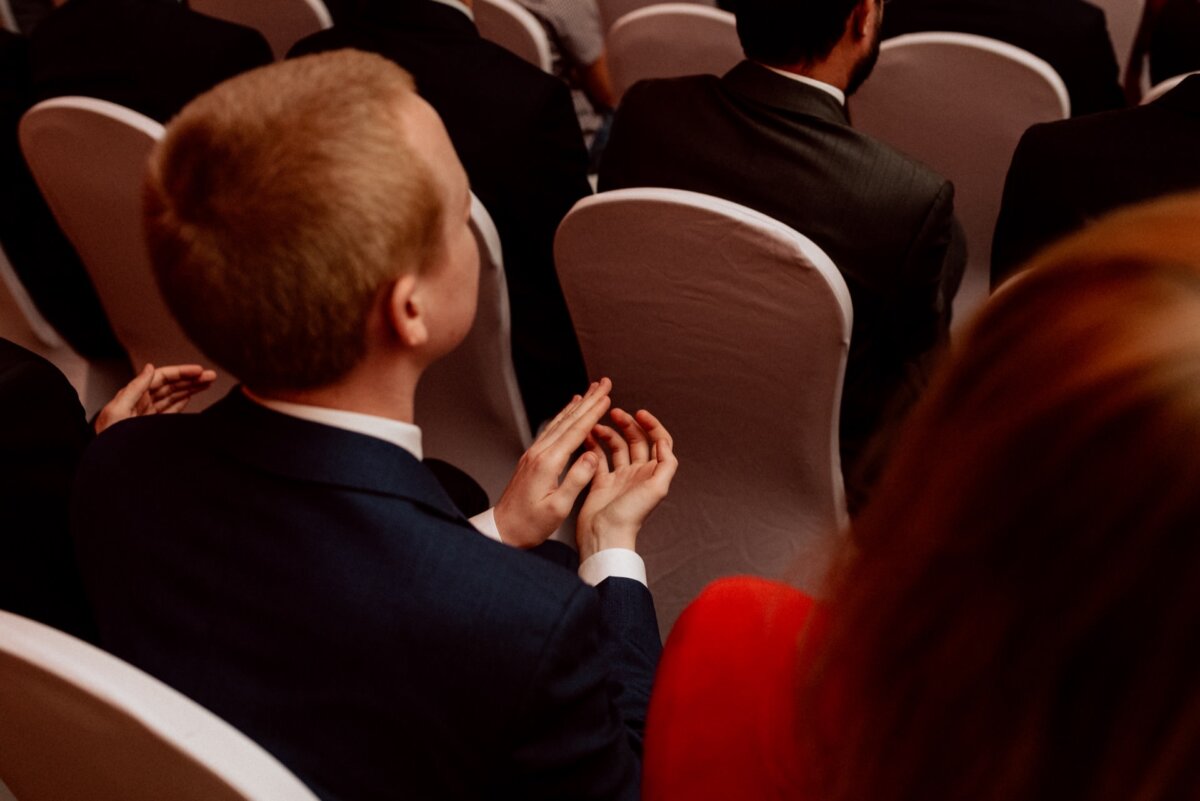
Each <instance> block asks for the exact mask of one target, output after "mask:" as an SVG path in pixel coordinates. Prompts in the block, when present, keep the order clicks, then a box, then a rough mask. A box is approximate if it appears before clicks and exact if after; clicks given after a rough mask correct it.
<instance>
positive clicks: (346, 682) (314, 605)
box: [71, 50, 676, 799]
mask: <svg viewBox="0 0 1200 801" xmlns="http://www.w3.org/2000/svg"><path fill="white" fill-rule="evenodd" d="M145 197H146V207H145V208H146V228H147V239H148V242H149V250H150V253H151V261H152V263H153V265H154V269H155V273H156V276H157V278H158V283H159V286H160V288H161V290H162V292H163V296H164V298H165V300H166V302H167V304H168V306H169V307H170V308H171V310H172V312H173V313H174V314H175V316H176V317H177V318H178V320H179V322H180V324H181V325H182V326H183V328H184V330H185V331H186V332H187V334H188V335H189V337H190V338H191V339H192V341H193V342H195V343H196V344H197V345H198V346H199V347H200V348H201V350H202V351H204V352H205V353H206V354H207V355H209V356H210V357H211V358H212V359H213V360H214V361H215V362H216V363H218V364H222V365H225V366H226V367H227V368H228V369H229V370H230V371H231V372H233V373H234V374H236V375H238V376H240V377H241V378H242V379H243V380H244V381H245V382H246V384H245V386H244V387H237V388H235V389H234V390H233V391H231V393H230V394H229V395H228V396H227V397H226V398H225V399H224V400H222V401H221V402H219V403H217V404H216V405H214V406H211V407H209V408H208V409H206V410H205V411H204V412H202V413H200V414H197V415H182V416H175V417H173V418H165V417H160V418H154V419H148V420H134V421H132V422H129V423H125V424H123V425H121V426H118V427H116V428H114V429H113V431H111V432H110V433H109V435H107V436H106V437H104V438H102V439H101V440H99V441H97V442H96V443H95V444H94V445H93V446H92V447H91V448H90V449H89V450H88V452H87V454H86V455H85V457H84V460H83V463H82V465H81V468H80V472H79V476H78V479H77V482H76V492H75V498H74V503H73V507H72V517H71V519H72V531H73V534H74V536H75V541H76V546H77V551H78V554H79V560H80V570H81V572H82V573H83V578H84V582H85V585H86V587H87V590H88V596H89V599H90V600H91V602H92V604H93V607H94V609H95V612H96V616H97V622H98V624H99V628H100V637H101V643H102V644H103V645H104V647H105V648H107V649H109V650H110V651H112V652H113V653H115V654H116V655H118V656H120V657H121V658H123V659H125V660H127V661H129V662H131V663H133V664H135V665H137V666H139V667H141V668H143V669H144V670H146V671H148V672H149V673H151V674H153V675H154V676H156V677H158V678H159V679H162V680H163V681H165V682H167V683H168V684H170V685H172V686H174V687H175V688H176V689H178V690H180V691H182V692H183V693H185V694H186V695H188V696H190V697H192V698H193V699H195V700H196V701H198V702H200V703H201V704H203V705H204V706H206V707H207V708H209V709H211V710H212V711H213V712H215V713H216V714H218V715H220V716H221V717H223V718H225V719H226V720H228V721H229V722H230V723H232V724H233V725H234V726H236V727H237V728H239V729H241V730H242V731H243V732H245V733H246V734H247V735H249V736H250V737H252V738H253V739H255V740H256V741H258V742H259V743H261V744H262V745H263V746H264V747H265V748H267V749H268V750H269V751H271V752H272V753H273V754H275V756H277V757H278V758H279V759H280V760H281V761H282V762H283V763H284V764H285V765H287V766H288V767H289V768H291V769H292V770H293V771H295V772H296V773H297V774H298V775H299V776H300V778H301V779H302V780H304V781H305V782H307V783H308V785H309V786H310V787H312V788H313V790H314V791H315V792H316V793H317V794H318V795H320V796H321V797H322V798H326V799H352V798H353V799H365V798H394V797H396V796H403V797H405V798H439V799H452V798H494V797H503V798H576V799H591V798H630V799H632V798H636V797H637V792H638V782H639V753H640V742H641V730H642V726H643V720H644V714H645V706H646V703H647V700H648V696H649V690H650V682H651V678H652V676H653V672H654V668H655V665H656V662H657V656H658V651H659V649H660V647H661V645H660V643H659V640H658V632H657V623H656V620H655V615H654V608H653V605H652V601H651V597H650V593H649V591H648V590H647V589H646V586H645V584H644V582H645V568H644V565H643V564H642V561H641V558H640V557H639V556H638V555H637V554H636V552H635V551H634V546H635V543H636V538H637V533H638V530H639V529H640V527H641V524H642V521H643V520H644V519H645V518H646V516H647V515H648V514H649V513H650V511H651V510H652V509H653V508H654V507H655V506H656V505H657V503H658V502H659V501H660V500H661V499H662V498H663V497H664V496H665V494H666V492H667V488H668V485H669V483H670V480H671V477H672V475H673V473H674V470H675V466H676V463H675V459H674V457H673V455H672V448H671V439H670V436H669V435H668V433H667V432H666V430H665V429H664V428H663V426H662V425H661V424H660V423H659V422H658V421H657V420H656V419H655V418H654V417H653V416H652V415H650V414H649V413H647V412H644V411H642V412H638V413H637V414H636V415H630V414H627V413H625V412H622V411H621V410H618V409H613V410H612V411H611V418H612V420H613V422H614V424H615V428H613V427H609V426H606V425H601V424H600V420H601V418H602V417H603V415H604V413H605V412H606V411H607V410H608V407H609V399H608V394H609V391H610V390H611V383H610V382H609V381H608V380H607V379H602V380H600V381H598V382H594V383H593V384H592V385H591V386H590V387H589V388H588V389H587V390H586V392H585V394H584V395H582V396H579V395H576V396H575V397H574V399H573V400H572V402H571V403H570V404H568V406H567V407H566V408H565V409H563V410H562V412H560V414H558V415H557V416H556V417H555V418H554V419H553V420H552V421H551V422H550V423H549V424H548V425H547V426H546V427H545V429H544V430H543V432H542V434H541V435H540V436H539V438H538V439H537V440H536V441H535V442H534V444H533V446H532V447H531V448H530V450H529V451H528V453H527V454H526V455H525V457H524V458H523V459H522V461H521V463H520V465H519V466H518V468H517V471H516V474H515V475H514V477H513V480H512V482H511V484H510V485H509V487H508V488H507V490H506V491H505V493H504V495H503V497H502V498H501V499H500V501H499V503H498V504H497V505H496V507H495V509H494V510H489V511H487V512H485V513H484V514H483V515H481V517H480V519H479V521H478V523H479V525H480V526H481V527H482V528H484V529H486V530H487V531H488V534H486V535H485V534H484V533H481V531H480V530H476V528H473V527H472V525H471V524H470V523H469V522H468V521H467V519H466V518H465V517H464V516H463V515H462V513H461V512H460V511H459V510H458V509H457V508H456V507H455V506H454V504H453V503H451V501H450V500H449V498H447V497H446V495H445V493H444V492H443V491H442V489H441V488H440V487H439V486H438V484H437V482H436V481H435V480H434V477H433V476H432V475H431V474H430V473H429V472H428V470H427V469H426V468H425V467H424V466H422V464H421V462H420V458H421V432H420V430H419V429H418V428H416V427H415V426H414V425H412V422H411V421H412V414H413V398H414V394H415V391H416V387H417V382H418V381H419V379H420V377H421V374H422V372H423V371H424V370H425V368H426V367H428V366H429V365H430V364H432V363H433V362H435V361H436V360H437V359H438V358H440V357H441V356H442V355H444V354H446V353H447V352H449V351H450V350H451V349H453V348H454V347H455V346H456V345H457V344H458V343H459V342H460V341H461V340H462V338H463V337H464V336H465V335H466V333H467V331H468V330H469V329H470V327H471V323H472V318H473V315H474V311H475V301H476V295H477V282H478V277H479V272H478V271H479V261H478V254H477V251H476V247H475V239H474V237H473V236H472V234H471V232H470V228H469V227H468V218H469V208H470V203H469V199H470V195H469V192H468V187H467V178H466V174H465V173H464V171H463V169H462V166H461V165H460V164H459V162H458V159H457V158H456V157H455V153H454V149H453V147H452V146H451V144H450V140H449V138H448V137H447V135H446V131H445V129H444V128H443V127H442V124H441V121H440V120H439V119H438V117H437V115H436V114H435V113H434V111H433V109H432V108H431V107H430V106H429V105H428V104H427V103H425V101H424V100H422V99H421V98H420V97H419V96H418V95H417V94H416V93H415V92H414V90H413V83H412V80H411V78H410V77H409V76H408V74H407V73H405V72H404V71H403V70H401V69H400V68H399V67H397V66H396V65H395V64H393V63H392V62H390V61H388V60H387V59H384V58H381V57H379V56H376V55H369V54H366V53H362V52H359V51H354V50H343V51H339V52H334V53H325V54H320V55H316V56H310V57H304V58H298V59H293V60H289V61H286V62H283V63H281V64H276V65H272V66H269V67H265V68H263V69H261V70H256V71H253V72H250V73H247V74H245V75H242V76H239V77H237V78H235V79H232V80H230V81H228V82H226V83H224V84H222V85H220V86H218V87H217V88H216V89H214V90H213V91H211V92H209V93H207V94H205V95H202V96H201V97H200V98H198V99H197V100H195V101H194V102H193V103H191V104H189V106H188V107H187V108H185V109H184V111H183V112H181V113H180V115H179V116H178V117H176V118H175V119H174V120H173V121H172V123H171V124H170V125H169V126H168V129H167V135H166V138H165V140H164V141H163V142H161V143H160V144H159V146H158V147H157V148H156V150H155V151H154V153H153V154H152V156H151V161H150V166H149V172H148V177H147V183H146V194H145ZM585 441H586V442H587V444H588V447H587V449H586V451H585V452H584V453H583V454H582V455H581V456H579V457H578V458H577V459H576V460H575V461H574V462H573V463H572V462H571V455H572V453H574V452H575V451H576V450H577V449H578V448H579V447H580V446H581V445H583V444H584V443H585ZM606 451H610V452H611V466H610V462H609V459H610V456H609V454H608V453H606ZM589 483H590V485H591V490H590V493H589V495H588V497H587V500H586V501H585V502H584V503H583V505H582V507H581V509H580V512H579V518H578V526H577V530H578V542H579V560H580V562H579V569H578V575H575V574H574V573H573V572H572V571H568V570H564V569H563V568H562V567H561V566H560V565H556V564H554V563H553V562H551V561H550V560H546V559H541V558H539V557H538V555H532V554H529V553H525V552H524V551H523V550H522V549H525V548H530V547H533V546H537V545H539V544H541V543H543V542H544V541H545V539H546V538H547V537H548V536H549V535H550V534H551V533H552V532H553V531H554V530H555V529H556V528H558V526H559V525H560V524H561V523H562V522H563V520H564V518H565V517H566V515H567V514H568V512H569V511H570V509H571V507H572V504H573V503H574V502H575V500H576V498H577V496H578V495H579V493H580V492H581V490H582V489H583V488H584V487H585V486H587V485H588V484H589ZM164 532H169V536H164ZM497 540H499V541H497ZM546 545H558V546H559V547H560V548H562V549H564V550H568V551H569V549H568V548H567V547H566V546H565V545H562V544H561V543H547V544H546ZM581 579H582V580H581ZM585 582H586V583H585ZM589 584H592V585H595V586H594V588H593V587H592V586H588V585H589Z"/></svg>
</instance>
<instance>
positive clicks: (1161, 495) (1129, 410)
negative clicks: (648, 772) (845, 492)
mask: <svg viewBox="0 0 1200 801" xmlns="http://www.w3.org/2000/svg"><path fill="white" fill-rule="evenodd" d="M945 368H946V369H944V370H942V371H941V372H940V373H939V375H938V377H937V378H936V379H935V381H934V384H933V386H931V387H930V390H929V392H928V394H927V396H926V397H925V399H924V400H923V402H922V403H921V404H919V406H918V407H917V409H916V410H915V411H914V414H913V416H912V418H911V419H910V421H909V424H908V425H907V426H906V428H905V431H904V432H903V434H902V435H901V438H900V440H899V441H898V443H897V448H896V451H895V456H894V458H893V461H892V463H891V464H890V465H889V466H888V468H887V470H886V471H885V473H884V476H883V479H882V481H881V483H880V486H879V489H878V491H877V493H876V496H875V498H874V499H873V501H872V503H871V505H870V506H869V507H868V508H867V510H866V511H865V513H864V514H863V515H862V516H861V518H860V519H859V520H857V521H856V523H855V530H854V540H855V543H856V550H855V552H854V553H852V554H847V556H846V558H845V559H844V560H843V563H842V566H841V567H840V569H839V570H838V571H836V573H835V576H834V579H833V581H832V586H831V588H830V620H829V625H830V628H829V631H828V632H827V633H828V637H826V638H823V643H822V647H821V651H820V653H819V654H818V656H817V657H816V660H815V669H814V670H812V671H811V672H810V673H809V674H808V675H807V676H806V680H805V681H804V686H803V688H802V693H801V699H802V700H801V711H802V715H801V724H800V725H801V727H802V732H803V734H802V736H803V738H804V741H805V742H807V743H808V744H809V745H811V747H812V751H811V753H808V754H806V755H805V759H806V761H807V762H808V763H809V765H806V767H811V775H812V776H813V780H814V787H813V788H812V792H813V795H812V797H813V798H819V799H821V801H967V800H968V799H970V801H988V800H989V799H995V800H996V801H1000V799H1003V800H1004V801H1014V800H1018V799H1019V801H1041V799H1045V800H1046V801H1050V799H1055V801H1061V799H1064V798H1070V799H1072V801H1081V800H1083V799H1086V800H1087V801H1109V800H1111V801H1118V800H1119V801H1133V800H1135V799H1136V801H1168V800H1169V801H1184V799H1192V798H1195V797H1197V794H1198V793H1200V195H1195V196H1189V197H1186V198H1176V199H1172V200H1170V201H1165V202H1160V203H1157V204H1153V205H1149V206H1145V207H1141V208H1138V209H1134V210H1129V211H1126V212H1123V213H1118V214H1116V215H1114V216H1112V217H1110V218H1108V219H1106V220H1105V221H1103V222H1102V223H1100V224H1097V225H1095V226H1094V227H1092V228H1091V229H1089V230H1087V231H1085V232H1083V233H1082V234H1079V235H1077V236H1075V237H1073V238H1071V239H1069V240H1067V241H1065V242H1063V243H1061V244H1059V245H1057V246H1055V247H1053V248H1051V249H1050V250H1048V251H1046V252H1044V253H1043V254H1041V255H1040V256H1039V257H1037V258H1036V259H1035V260H1034V261H1033V263H1032V264H1031V265H1030V266H1029V269H1028V270H1026V271H1025V272H1023V273H1021V274H1019V276H1018V277H1017V278H1016V279H1014V281H1012V282H1011V283H1010V284H1009V285H1006V286H1005V287H1003V288H1002V289H1001V290H1000V291H999V292H998V293H997V295H996V296H995V297H994V298H993V299H992V301H991V302H990V303H989V304H988V306H987V307H986V308H985V310H984V311H983V312H982V314H981V315H980V317H979V319H977V320H976V321H975V323H974V325H973V326H972V327H971V328H970V330H969V332H968V334H967V336H966V337H965V340H964V341H963V342H962V343H960V344H959V346H958V347H956V349H955V352H954V354H953V356H952V358H951V360H950V363H949V364H948V365H946V366H945Z"/></svg>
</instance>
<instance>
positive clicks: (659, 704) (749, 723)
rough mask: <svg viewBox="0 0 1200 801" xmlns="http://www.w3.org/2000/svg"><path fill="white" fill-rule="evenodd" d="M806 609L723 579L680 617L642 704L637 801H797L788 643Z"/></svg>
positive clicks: (795, 665) (802, 602) (789, 596)
mask: <svg viewBox="0 0 1200 801" xmlns="http://www.w3.org/2000/svg"><path fill="white" fill-rule="evenodd" d="M814 606H815V605H814V602H813V601H812V599H811V598H809V597H808V596H806V595H804V594H803V593H801V592H799V591H798V590H796V589H794V588H793V587H789V586H787V585H784V584H780V583H777V582H772V581H766V580H763V579H757V578H731V579H723V580H721V581H718V582H715V583H714V584H711V585H709V587H708V588H707V589H706V590H705V591H704V592H703V593H702V594H701V595H700V597H699V598H697V599H696V600H695V601H694V602H693V603H692V604H691V605H690V606H689V607H688V608H687V610H686V611H685V612H684V613H683V615H682V616H681V617H680V618H679V621H678V622H677V623H676V624H675V628H674V630H673V631H672V632H671V636H670V639H669V640H668V641H667V645H666V648H665V650H664V651H663V657H662V661H661V663H660V664H659V668H658V674H657V677H656V678H655V683H654V693H653V695H652V696H651V700H650V712H649V718H648V720H647V728H646V753H645V760H644V764H643V771H644V773H643V779H642V796H643V798H644V799H645V801H700V800H702V799H714V801H716V799H720V800H721V801H729V800H730V799H738V800H739V801H740V799H799V798H801V797H802V796H801V794H800V790H799V788H800V778H801V773H800V766H799V764H798V762H799V761H800V760H799V756H798V754H799V750H798V748H797V745H796V732H797V731H798V730H799V729H798V727H797V721H796V689H797V686H798V681H799V676H800V670H801V664H800V662H801V658H802V657H801V654H800V648H799V646H798V643H799V639H800V635H801V632H802V630H803V629H804V627H805V625H806V624H807V623H809V622H810V620H811V619H812V618H814V615H813V609H814Z"/></svg>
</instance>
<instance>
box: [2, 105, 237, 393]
mask: <svg viewBox="0 0 1200 801" xmlns="http://www.w3.org/2000/svg"><path fill="white" fill-rule="evenodd" d="M162 135H163V127H162V126H161V125H159V124H158V123H157V122H155V121H154V120H151V119H149V118H148V117H144V116H142V115H141V114H138V113H137V112H135V111H131V110H129V109H127V108H125V107H123V106H118V105H116V104H115V103H109V102H107V101H104V100H96V99H94V98H89V97H59V98H54V99H51V100H46V101H43V102H41V103H38V104H37V105H36V106H34V107H33V108H32V109H30V110H29V111H28V112H27V113H26V114H25V116H24V117H23V118H22V119H21V127H20V138H21V149H22V151H23V152H24V153H25V160H26V161H28V162H29V169H30V170H31V171H32V172H33V176H34V178H35V179H37V183H38V186H39V187H40V188H41V190H42V195H43V196H45V198H46V203H47V204H48V205H49V206H50V209H51V211H53V212H54V216H55V218H57V220H58V224H59V225H60V226H61V227H62V230H63V232H64V233H66V235H67V238H68V239H70V240H71V244H73V245H74V246H75V250H76V251H77V252H78V253H79V257H80V258H81V259H82V260H83V264H84V266H85V267H86V268H87V271H88V275H90V276H91V279H92V283H93V284H94V285H95V287H96V292H97V293H98V294H99V296H100V302H101V304H103V306H104V311H105V313H106V314H107V315H108V320H109V322H110V323H111V324H112V327H113V332H114V333H115V334H116V336H117V339H118V340H119V341H120V342H121V344H122V345H124V346H125V350H126V352H127V353H128V354H129V358H130V360H131V361H132V362H133V366H134V368H135V369H140V368H141V366H142V365H143V364H145V363H146V362H153V363H154V364H156V365H164V364H180V363H198V364H204V365H210V364H211V360H209V359H208V358H207V357H205V356H204V355H203V354H201V353H200V351H199V349H198V348H196V346H195V345H193V344H192V343H191V341H190V340H188V338H187V335H186V334H184V333H183V329H181V328H180V327H179V324H178V323H177V322H175V318H174V317H172V316H171V313H170V311H168V310H167V306H166V303H165V302H164V301H163V299H162V296H161V295H160V294H159V291H158V285H157V284H156V283H155V280H154V275H153V273H152V272H151V268H150V258H149V255H148V254H147V252H146V243H145V240H144V239H143V236H142V203H141V198H142V177H143V175H144V174H145V170H146V160H147V158H148V157H149V154H150V150H151V148H152V147H153V146H154V143H155V142H156V141H158V140H159V139H161V138H162ZM233 381H234V380H233V378H232V376H229V375H228V374H227V373H225V372H224V371H222V370H220V369H219V368H218V378H217V382H216V384H215V385H214V386H213V387H211V388H210V389H209V390H208V391H206V392H204V393H202V394H200V395H198V396H196V397H195V398H194V399H193V400H192V402H191V404H190V405H189V407H188V408H189V410H192V411H196V410H199V409H201V408H204V407H205V406H207V405H209V404H211V403H213V402H215V401H216V400H218V399H220V397H221V396H222V395H224V394H225V391H226V390H227V389H228V388H229V387H231V386H233Z"/></svg>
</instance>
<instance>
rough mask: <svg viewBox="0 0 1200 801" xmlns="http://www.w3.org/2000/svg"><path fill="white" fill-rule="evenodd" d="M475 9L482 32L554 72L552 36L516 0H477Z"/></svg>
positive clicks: (529, 60) (540, 66)
mask: <svg viewBox="0 0 1200 801" xmlns="http://www.w3.org/2000/svg"><path fill="white" fill-rule="evenodd" d="M473 11H474V14H475V27H477V28H479V35H480V36H482V37H483V38H484V39H487V40H489V41H492V42H495V43H496V44H498V45H500V46H501V47H503V48H505V49H506V50H508V51H509V52H511V53H513V54H515V55H518V56H520V57H521V58H523V59H525V60H526V61H528V62H529V63H530V64H532V65H533V66H535V67H538V68H539V69H541V70H543V71H545V72H550V70H551V66H552V65H551V55H550V40H549V38H547V36H546V29H545V28H543V27H542V24H541V23H540V22H538V19H537V17H535V16H534V15H533V14H531V13H530V12H529V11H528V10H526V9H525V8H522V7H521V6H519V5H517V4H516V3H514V2H513V0H475V5H474V8H473Z"/></svg>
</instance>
